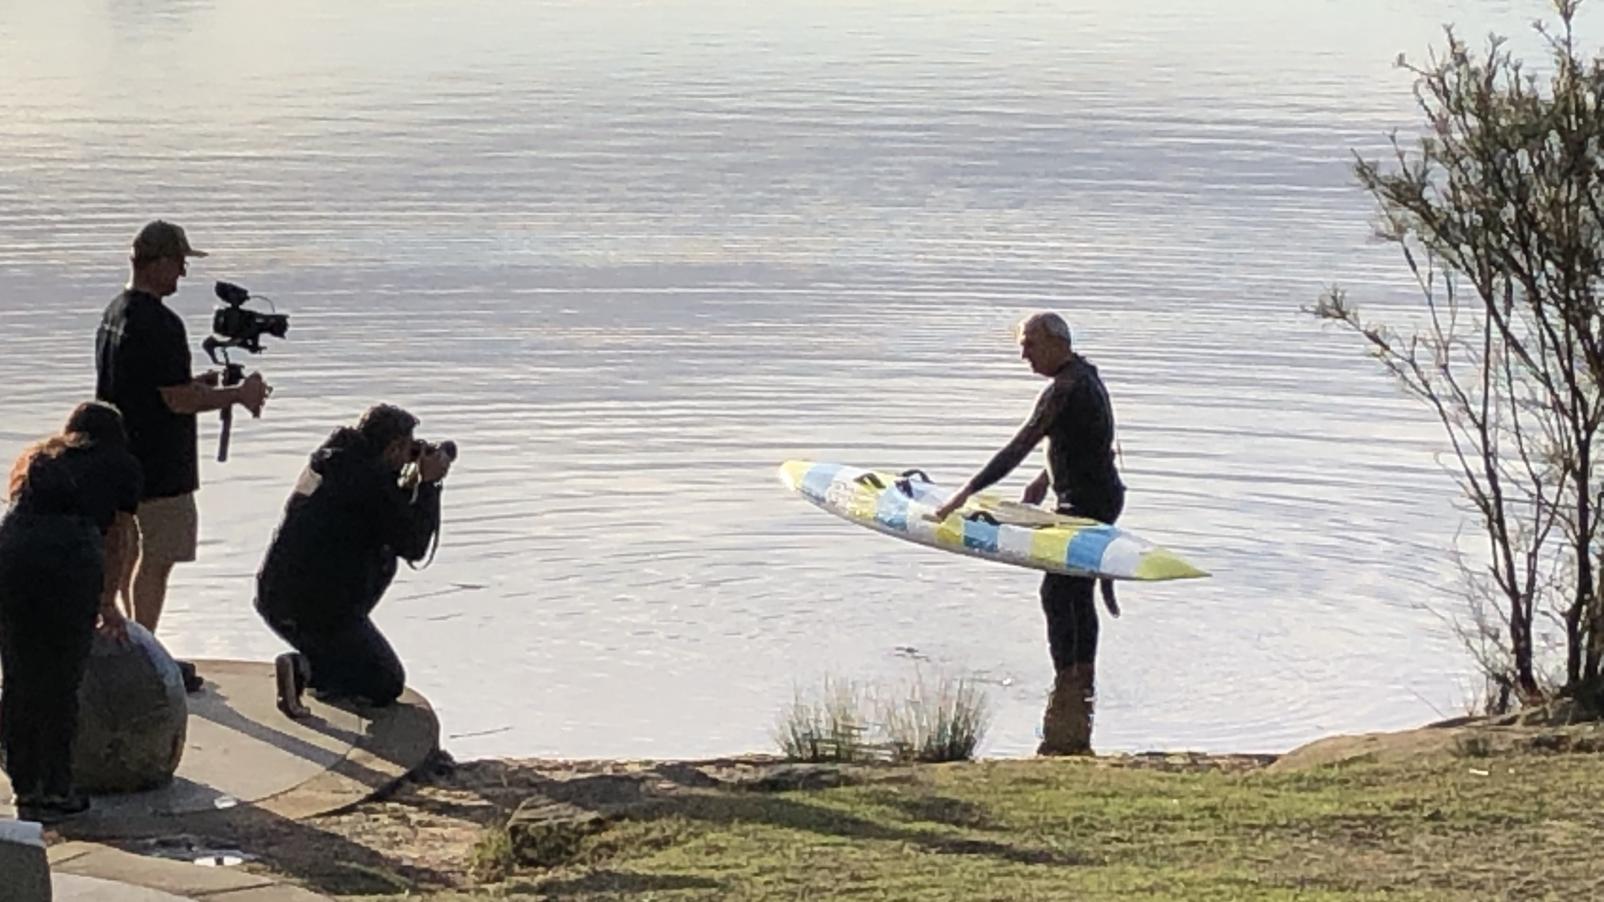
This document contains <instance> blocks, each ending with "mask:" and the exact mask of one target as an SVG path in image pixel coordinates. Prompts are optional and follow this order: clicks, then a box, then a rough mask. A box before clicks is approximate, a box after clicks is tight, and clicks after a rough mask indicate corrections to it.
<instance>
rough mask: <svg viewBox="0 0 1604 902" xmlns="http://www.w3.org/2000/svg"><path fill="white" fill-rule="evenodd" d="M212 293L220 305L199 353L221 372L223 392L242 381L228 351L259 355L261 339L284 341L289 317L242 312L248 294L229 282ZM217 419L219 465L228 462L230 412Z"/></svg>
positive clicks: (226, 410)
mask: <svg viewBox="0 0 1604 902" xmlns="http://www.w3.org/2000/svg"><path fill="white" fill-rule="evenodd" d="M215 290H216V292H217V297H218V298H219V299H220V300H222V302H223V303H222V305H220V306H219V307H218V308H217V309H216V310H215V311H213V312H212V334H211V335H208V336H206V340H205V341H202V342H201V350H203V351H205V352H206V356H207V357H209V358H211V361H212V363H215V364H217V365H218V366H221V367H222V368H223V379H222V384H223V386H224V387H225V388H226V387H228V386H230V385H238V384H240V383H241V382H243V381H245V368H244V367H243V366H241V365H240V364H237V363H234V362H233V361H231V360H229V359H228V349H229V348H243V349H245V351H247V352H249V353H251V354H260V353H262V336H263V335H270V336H272V337H273V338H283V337H284V333H286V332H288V331H289V329H290V317H289V314H287V313H278V312H274V313H261V312H258V311H256V310H247V309H245V306H244V304H245V302H246V301H249V300H251V293H250V292H249V291H246V290H245V289H244V288H241V287H240V286H238V285H235V284H232V283H230V282H218V283H217V286H216V289H215ZM219 351H221V352H222V354H223V359H222V360H218V359H217V354H218V352H219ZM218 417H219V418H220V419H221V420H222V421H223V431H222V434H221V435H220V436H219V437H218V440H217V459H218V461H219V462H221V461H226V460H228V439H229V435H230V433H231V432H232V431H233V428H234V411H233V408H230V407H225V408H223V409H222V411H221V412H220V413H219V414H218Z"/></svg>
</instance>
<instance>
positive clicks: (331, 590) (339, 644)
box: [256, 404, 456, 717]
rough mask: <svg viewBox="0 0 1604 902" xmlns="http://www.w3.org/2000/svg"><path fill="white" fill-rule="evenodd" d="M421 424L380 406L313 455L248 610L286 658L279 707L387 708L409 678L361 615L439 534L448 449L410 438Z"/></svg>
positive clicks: (451, 453)
mask: <svg viewBox="0 0 1604 902" xmlns="http://www.w3.org/2000/svg"><path fill="white" fill-rule="evenodd" d="M417 424H418V420H417V418H416V417H414V416H413V415H412V414H410V413H407V412H406V411H405V410H402V409H401V408H399V407H395V406H392V405H389V404H380V405H378V406H376V407H373V408H371V409H369V410H368V411H367V412H366V413H364V414H363V415H362V418H361V420H360V421H359V422H358V423H357V424H356V426H355V427H354V428H352V427H341V428H339V429H336V430H335V431H334V433H333V434H332V435H330V436H329V437H328V439H327V440H325V441H324V442H323V444H322V445H321V446H320V447H319V448H318V449H317V450H316V451H314V452H312V457H311V461H310V462H309V463H308V464H307V467H306V469H305V470H304V471H303V472H302V473H301V477H300V479H299V480H298V481H297V483H296V486H295V490H294V492H292V493H291V495H290V498H289V501H288V502H287V503H286V504H285V506H284V519H283V521H282V522H281V523H280V524H279V526H278V529H277V530H276V531H275V532H274V534H273V541H272V544H271V545H270V546H269V547H268V549H267V556H266V558H265V559H264V560H263V561H262V567H261V570H260V571H259V572H258V573H257V577H256V610H257V612H258V613H259V614H261V615H262V618H263V619H264V620H266V621H267V625H268V626H269V627H271V628H272V629H273V631H274V632H275V633H277V634H278V635H279V636H280V637H281V638H283V639H284V641H286V642H288V643H289V644H290V645H291V646H292V647H293V648H294V649H295V651H294V652H292V653H289V654H284V655H280V656H279V657H278V660H277V661H276V662H275V671H276V674H277V682H278V704H279V709H280V710H282V711H283V712H284V713H285V714H286V715H288V716H290V717H304V716H306V714H307V710H306V708H305V706H304V705H303V704H302V703H301V693H302V692H304V691H305V690H306V689H308V688H310V689H311V690H312V691H313V692H314V693H315V694H316V695H317V696H318V697H320V698H329V697H350V698H354V699H356V700H359V701H362V702H366V703H368V704H372V705H386V704H389V703H390V702H393V701H395V699H396V698H397V697H398V696H399V695H400V694H401V691H402V689H403V688H405V684H406V673H405V671H404V670H403V669H402V667H401V661H400V660H399V659H398V658H397V657H396V654H395V651H394V650H393V649H391V647H390V643H389V642H387V641H385V638H384V636H383V635H381V634H380V633H379V630H378V628H377V627H375V626H374V625H373V620H372V619H371V617H370V615H371V614H372V612H373V608H374V607H375V606H376V605H378V603H379V599H380V598H381V597H382V596H383V595H384V592H385V590H386V589H388V588H389V586H390V581H391V580H392V579H394V577H395V571H396V560H397V558H404V559H406V560H407V561H413V562H415V561H418V560H421V559H422V558H423V557H424V556H425V555H426V554H427V553H428V552H429V546H430V542H431V539H432V538H434V536H435V535H436V532H437V530H438V529H439V527H440V480H441V479H443V478H445V475H446V473H447V472H448V471H449V470H450V469H451V462H452V460H453V459H455V457H456V446H455V445H454V444H452V443H451V442H444V443H442V444H440V445H438V446H437V445H430V444H428V443H427V442H423V441H419V440H417V439H415V438H414V437H413V434H412V433H413V430H414V429H415V428H416V427H417Z"/></svg>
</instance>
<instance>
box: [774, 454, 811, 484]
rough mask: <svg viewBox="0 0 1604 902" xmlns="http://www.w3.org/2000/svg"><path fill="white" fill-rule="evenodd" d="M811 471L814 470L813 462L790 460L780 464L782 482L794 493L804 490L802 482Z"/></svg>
mask: <svg viewBox="0 0 1604 902" xmlns="http://www.w3.org/2000/svg"><path fill="white" fill-rule="evenodd" d="M811 469H813V461H811V460H788V461H786V462H785V463H783V464H780V482H782V483H784V484H785V487H786V488H788V489H790V490H792V491H799V490H800V489H801V488H802V480H803V479H804V478H805V477H806V476H807V475H808V471H809V470H811Z"/></svg>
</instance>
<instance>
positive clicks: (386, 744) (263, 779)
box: [0, 660, 439, 838]
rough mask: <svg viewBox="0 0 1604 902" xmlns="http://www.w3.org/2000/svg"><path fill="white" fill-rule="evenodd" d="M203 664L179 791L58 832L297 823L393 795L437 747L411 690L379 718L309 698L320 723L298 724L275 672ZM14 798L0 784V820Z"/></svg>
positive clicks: (98, 812) (158, 832)
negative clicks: (255, 820) (282, 700)
mask: <svg viewBox="0 0 1604 902" xmlns="http://www.w3.org/2000/svg"><path fill="white" fill-rule="evenodd" d="M195 664H196V667H197V668H198V669H199V671H200V673H201V675H202V676H203V677H204V678H205V679H206V687H205V689H204V690H203V691H201V692H199V693H195V694H193V695H190V696H189V727H188V737H187V740H186V743H185V750H184V757H183V760H182V762H180V764H179V767H178V773H177V774H176V776H175V777H174V780H173V782H172V783H171V784H169V785H168V786H165V787H162V788H160V789H155V790H151V791H148V792H140V793H132V794H126V795H116V796H96V797H95V798H94V807H93V808H92V809H91V810H90V811H89V812H88V813H86V814H84V815H81V816H79V817H75V818H72V819H70V820H68V821H64V822H62V823H60V824H58V825H56V827H55V829H56V830H57V831H58V832H60V833H61V834H62V835H63V836H71V837H80V838H85V837H93V838H138V837H159V836H170V835H173V834H176V833H179V832H188V831H195V830H199V829H204V828H205V827H206V826H208V825H212V824H217V823H220V822H222V823H226V822H227V821H228V820H229V819H231V818H233V817H237V816H261V815H268V816H273V817H277V818H286V819H290V820H301V819H304V818H308V817H313V816H316V815H319V814H326V813H329V812H331V811H337V810H340V809H342V808H346V807H349V806H351V805H354V804H356V803H357V802H360V801H362V800H363V799H365V798H367V797H368V796H370V795H372V794H374V793H376V792H380V791H382V790H384V789H386V788H388V787H389V786H391V785H392V784H394V783H395V782H396V781H397V780H399V779H401V778H402V777H404V776H406V775H407V774H408V773H410V772H411V771H413V770H414V769H416V768H417V767H418V766H420V765H421V764H423V763H424V762H425V761H427V760H428V758H429V756H430V755H431V754H433V752H434V751H435V750H436V749H437V748H438V743H439V723H438V722H437V721H436V720H435V717H434V712H433V711H432V710H431V709H430V708H429V705H428V702H426V701H425V700H424V699H423V698H422V697H421V696H419V695H417V694H416V693H414V692H411V691H408V692H407V693H406V694H405V695H403V696H402V697H401V699H400V700H399V701H398V702H397V703H396V704H394V705H391V706H388V707H386V708H376V709H375V708H366V707H364V706H354V705H353V706H345V705H341V706H339V707H336V706H333V705H328V704H324V703H322V702H319V701H317V700H316V699H312V698H308V699H307V706H308V707H309V708H310V709H311V710H312V716H311V717H309V718H307V719H304V720H299V721H296V720H291V719H289V718H287V717H285V716H284V715H283V714H280V713H279V711H278V709H277V707H276V706H275V704H274V691H273V668H272V665H271V664H268V663H259V662H243V661H217V660H200V661H196V662H195ZM10 796H11V792H10V786H9V785H8V784H7V783H6V782H5V779H4V776H3V775H0V799H4V800H5V801H0V817H4V816H11V815H12V809H11V807H10V803H9V800H10Z"/></svg>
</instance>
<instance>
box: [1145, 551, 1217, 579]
mask: <svg viewBox="0 0 1604 902" xmlns="http://www.w3.org/2000/svg"><path fill="white" fill-rule="evenodd" d="M1208 575H1209V573H1208V571H1206V570H1199V569H1198V568H1196V567H1194V566H1192V565H1191V564H1188V563H1187V562H1186V561H1184V560H1182V559H1181V557H1180V556H1179V555H1177V554H1175V553H1174V552H1172V551H1169V550H1167V549H1164V548H1153V549H1151V550H1149V551H1147V552H1146V553H1145V554H1143V555H1142V559H1141V560H1140V561H1138V562H1137V563H1136V578H1137V579H1154V580H1157V579H1197V578H1199V577H1203V576H1208Z"/></svg>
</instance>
